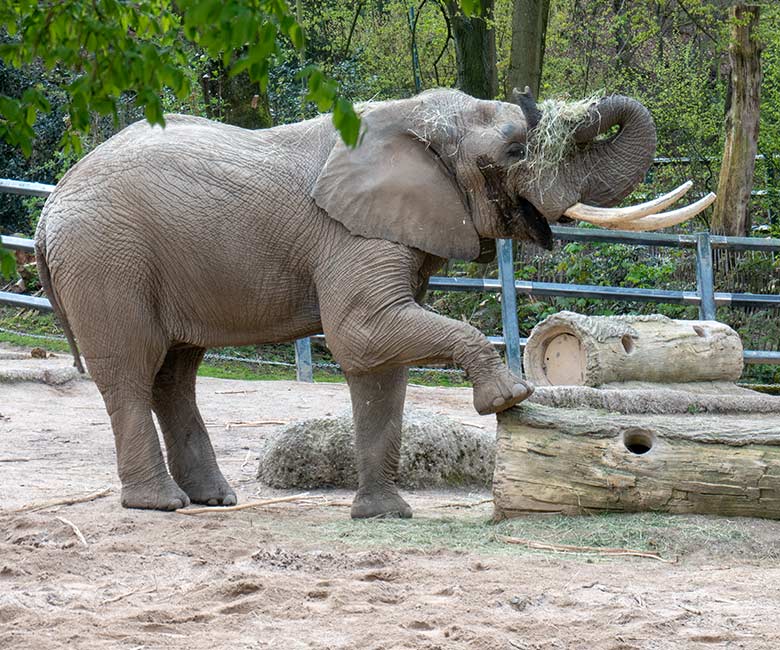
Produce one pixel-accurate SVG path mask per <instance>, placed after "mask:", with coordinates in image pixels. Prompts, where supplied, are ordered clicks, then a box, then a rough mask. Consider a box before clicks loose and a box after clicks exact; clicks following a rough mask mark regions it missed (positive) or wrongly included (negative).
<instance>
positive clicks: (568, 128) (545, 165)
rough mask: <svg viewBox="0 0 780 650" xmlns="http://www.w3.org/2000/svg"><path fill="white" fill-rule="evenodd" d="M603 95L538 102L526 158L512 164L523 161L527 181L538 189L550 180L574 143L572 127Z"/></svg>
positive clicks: (601, 93)
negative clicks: (573, 99)
mask: <svg viewBox="0 0 780 650" xmlns="http://www.w3.org/2000/svg"><path fill="white" fill-rule="evenodd" d="M603 96H604V93H603V92H597V93H594V94H593V95H591V96H590V97H587V98H585V99H581V100H578V101H574V102H572V101H567V100H565V99H546V100H544V101H543V102H540V103H539V105H538V108H539V110H540V111H541V114H542V116H541V119H540V120H539V123H538V124H537V125H536V127H535V128H534V129H533V131H532V132H531V135H530V137H529V140H528V153H527V155H526V158H525V159H524V160H521V161H520V162H518V163H516V164H517V165H523V166H524V167H525V169H526V170H528V171H529V172H530V175H531V181H530V182H531V183H532V184H535V185H536V186H537V187H538V189H539V190H540V191H544V190H546V189H549V188H550V187H552V185H553V184H554V182H555V179H556V177H557V176H558V171H559V169H560V168H561V161H562V160H563V159H564V158H565V157H566V156H567V155H568V154H569V152H570V151H571V150H572V148H573V147H574V133H575V131H576V130H577V129H578V128H579V127H580V126H581V125H582V124H583V123H584V122H585V120H586V118H587V117H588V115H589V113H590V110H591V108H592V107H593V106H594V105H595V104H597V103H598V101H599V100H600V99H601V98H602V97H603Z"/></svg>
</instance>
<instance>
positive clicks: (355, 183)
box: [312, 100, 480, 260]
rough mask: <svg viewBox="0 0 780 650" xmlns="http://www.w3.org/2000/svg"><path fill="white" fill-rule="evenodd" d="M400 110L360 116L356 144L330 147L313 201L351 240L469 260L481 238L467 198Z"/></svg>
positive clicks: (399, 106)
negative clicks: (359, 238) (355, 237)
mask: <svg viewBox="0 0 780 650" xmlns="http://www.w3.org/2000/svg"><path fill="white" fill-rule="evenodd" d="M417 101H419V100H417ZM405 104H406V102H393V103H391V104H386V105H384V106H380V107H377V108H375V109H372V110H370V111H369V112H367V113H365V114H364V115H363V118H362V122H363V134H362V139H361V141H360V144H359V145H358V146H357V147H356V148H355V149H349V148H348V147H346V146H345V145H344V143H343V142H342V141H341V140H339V141H338V142H337V143H336V145H335V146H334V147H333V150H332V151H331V152H330V156H329V157H328V160H327V162H326V163H325V166H324V167H323V169H322V171H321V172H320V175H319V177H318V178H317V182H316V184H315V186H314V189H313V190H312V197H313V198H314V200H315V202H316V203H317V205H318V206H320V207H321V208H322V209H324V210H325V211H326V212H327V213H328V215H330V217H332V218H333V219H335V220H336V221H339V222H340V223H342V224H344V225H345V226H346V227H347V229H348V230H349V231H350V232H351V233H352V234H353V235H360V236H362V237H369V238H377V239H387V240H390V241H394V242H398V243H400V244H405V245H407V246H413V247H415V248H419V249H421V250H423V251H425V252H427V253H431V254H433V255H438V256H439V257H444V258H451V257H454V258H458V259H464V260H471V259H474V258H475V257H477V256H478V255H479V253H480V247H479V237H478V235H477V231H476V230H475V228H474V224H473V223H472V220H471V215H470V214H469V211H468V209H467V207H466V205H465V201H466V198H465V197H464V196H463V195H462V192H461V190H460V188H459V187H458V185H457V183H456V181H455V178H454V176H453V174H452V173H451V172H450V171H449V170H448V169H447V168H446V166H445V165H444V163H443V162H442V161H441V160H440V158H439V156H438V155H437V153H436V152H435V150H434V148H433V147H431V146H429V145H427V144H426V143H425V142H422V141H421V140H420V139H419V138H418V137H417V136H415V135H414V134H413V133H412V132H411V131H412V130H414V127H415V125H414V124H413V122H412V121H411V119H408V116H409V115H411V114H412V113H413V111H410V110H409V109H408V105H405Z"/></svg>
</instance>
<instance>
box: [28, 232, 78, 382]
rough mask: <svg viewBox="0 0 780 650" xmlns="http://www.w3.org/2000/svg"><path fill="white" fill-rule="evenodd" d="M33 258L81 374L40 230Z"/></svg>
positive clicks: (75, 347) (74, 341)
mask: <svg viewBox="0 0 780 650" xmlns="http://www.w3.org/2000/svg"><path fill="white" fill-rule="evenodd" d="M39 228H40V225H39ZM35 259H36V261H37V263H38V275H39V276H40V278H41V284H42V285H43V289H44V290H45V291H46V295H47V296H49V302H50V303H51V306H52V309H53V310H54V315H55V316H56V317H57V320H58V321H59V322H60V325H61V326H62V329H63V330H64V331H65V338H66V339H68V345H70V351H71V353H72V354H73V362H74V365H75V366H76V369H77V370H78V371H79V372H80V373H82V374H83V373H84V365H83V364H82V363H81V354H80V353H79V346H78V345H76V338H75V337H74V336H73V330H71V329H70V323H68V318H67V317H66V316H65V311H64V310H63V309H62V307H61V306H60V303H59V301H58V300H57V294H56V293H55V292H54V285H53V284H52V282H51V274H50V273H49V263H48V262H47V261H46V241H45V239H44V237H43V236H42V233H41V232H40V230H39V232H38V236H37V237H36V238H35Z"/></svg>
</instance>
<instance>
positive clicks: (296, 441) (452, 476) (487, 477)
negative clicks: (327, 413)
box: [257, 410, 495, 489]
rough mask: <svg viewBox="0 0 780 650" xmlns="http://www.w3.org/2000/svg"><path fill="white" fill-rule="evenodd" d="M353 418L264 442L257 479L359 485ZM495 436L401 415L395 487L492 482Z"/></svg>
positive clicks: (294, 428)
mask: <svg viewBox="0 0 780 650" xmlns="http://www.w3.org/2000/svg"><path fill="white" fill-rule="evenodd" d="M354 437H355V435H354V428H353V423H352V416H351V415H346V414H345V415H342V416H340V417H328V418H313V419H310V420H304V421H303V422H298V423H296V424H294V425H291V426H289V427H287V428H285V429H283V430H282V431H280V432H279V433H278V434H276V435H275V436H273V437H271V438H270V439H269V440H268V442H267V443H266V444H265V446H264V448H263V450H262V451H261V454H260V464H259V469H258V473H257V476H258V478H259V479H260V480H261V481H263V482H264V483H266V484H268V485H270V486H271V487H274V488H304V489H311V488H318V487H343V488H355V487H357V469H356V464H355V444H354ZM494 461H495V433H494V432H493V431H492V430H480V429H475V428H473V427H466V426H464V425H462V424H461V423H459V422H457V421H455V420H453V419H451V418H448V417H447V416H444V415H437V414H434V413H431V412H430V411H423V410H415V411H406V412H405V413H404V422H403V436H402V442H401V467H400V471H399V478H398V482H399V485H401V486H403V487H407V488H423V487H443V486H463V485H480V486H486V485H489V484H490V481H491V480H492V477H493V465H494Z"/></svg>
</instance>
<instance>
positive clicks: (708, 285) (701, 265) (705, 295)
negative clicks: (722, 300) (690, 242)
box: [696, 232, 716, 320]
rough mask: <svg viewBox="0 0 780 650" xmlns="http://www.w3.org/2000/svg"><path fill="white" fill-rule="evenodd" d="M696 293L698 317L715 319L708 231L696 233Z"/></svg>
mask: <svg viewBox="0 0 780 650" xmlns="http://www.w3.org/2000/svg"><path fill="white" fill-rule="evenodd" d="M696 293H698V294H699V297H700V298H701V302H700V303H699V319H700V320H716V314H715V279H714V277H713V272H712V243H711V242H710V233H708V232H700V233H697V235H696Z"/></svg>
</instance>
